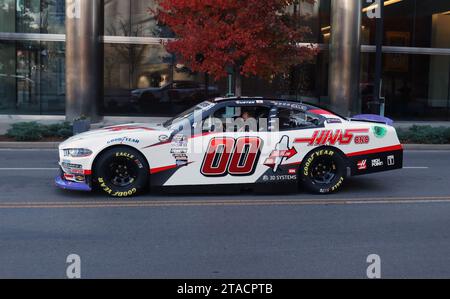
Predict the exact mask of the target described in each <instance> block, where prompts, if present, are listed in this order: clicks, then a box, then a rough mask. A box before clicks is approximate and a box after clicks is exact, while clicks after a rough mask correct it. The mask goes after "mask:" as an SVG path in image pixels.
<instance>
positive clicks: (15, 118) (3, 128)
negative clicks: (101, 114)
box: [0, 115, 168, 135]
mask: <svg viewBox="0 0 450 299" xmlns="http://www.w3.org/2000/svg"><path fill="white" fill-rule="evenodd" d="M167 119H168V118H167V117H119V116H117V117H116V116H107V117H105V118H104V119H103V121H102V122H100V123H96V124H92V129H98V128H102V127H106V126H112V125H118V124H126V123H162V122H164V121H166V120H167ZM31 121H35V122H38V123H41V124H45V125H49V124H54V123H60V122H63V121H65V116H59V115H58V116H48V115H45V116H42V115H0V135H5V134H6V132H7V131H8V129H9V128H10V127H11V125H12V124H15V123H20V122H31Z"/></svg>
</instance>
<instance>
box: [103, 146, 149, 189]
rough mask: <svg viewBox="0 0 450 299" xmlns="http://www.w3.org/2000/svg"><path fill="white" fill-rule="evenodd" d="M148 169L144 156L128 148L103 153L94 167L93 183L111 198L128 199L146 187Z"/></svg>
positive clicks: (115, 148)
mask: <svg viewBox="0 0 450 299" xmlns="http://www.w3.org/2000/svg"><path fill="white" fill-rule="evenodd" d="M148 181H149V167H148V164H147V161H146V160H145V158H144V156H143V155H142V154H141V153H139V152H138V151H137V150H134V149H132V148H129V147H114V148H111V149H109V150H107V151H106V152H104V153H103V154H102V155H101V156H100V157H99V159H98V160H97V162H96V163H95V167H94V182H95V183H96V184H97V187H98V188H99V189H100V190H101V191H103V192H104V193H106V194H108V195H110V196H112V197H130V196H133V195H136V194H139V193H142V192H143V191H145V190H146V189H147V187H148Z"/></svg>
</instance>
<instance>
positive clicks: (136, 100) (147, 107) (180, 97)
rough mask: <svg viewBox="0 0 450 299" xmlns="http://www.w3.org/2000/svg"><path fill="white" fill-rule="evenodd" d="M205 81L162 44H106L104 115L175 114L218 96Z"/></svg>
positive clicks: (216, 90) (216, 89) (215, 88)
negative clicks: (179, 62)
mask: <svg viewBox="0 0 450 299" xmlns="http://www.w3.org/2000/svg"><path fill="white" fill-rule="evenodd" d="M207 83H208V82H205V75H202V74H197V73H193V72H191V71H190V70H189V69H188V68H187V67H185V66H184V65H181V64H177V63H176V59H175V57H173V56H172V55H170V54H169V53H167V51H166V50H165V49H164V47H163V46H161V45H118V44H107V45H105V58H104V96H105V97H104V113H105V114H112V115H124V114H132V115H153V116H160V115H161V116H163V115H175V114H177V113H179V112H181V111H183V110H185V109H187V108H189V107H190V106H192V105H194V104H197V103H199V102H202V101H204V100H205V99H206V98H208V97H213V96H218V95H219V92H218V88H217V87H215V86H214V85H211V84H207Z"/></svg>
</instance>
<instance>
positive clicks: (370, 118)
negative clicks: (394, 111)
mask: <svg viewBox="0 0 450 299" xmlns="http://www.w3.org/2000/svg"><path fill="white" fill-rule="evenodd" d="M352 120H353V121H363V122H372V123H379V124H385V125H388V126H391V127H392V126H393V125H394V121H393V120H392V119H390V118H387V117H384V116H380V115H376V114H361V115H356V116H353V117H352V118H351V119H350V121H352Z"/></svg>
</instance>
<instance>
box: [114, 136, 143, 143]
mask: <svg viewBox="0 0 450 299" xmlns="http://www.w3.org/2000/svg"><path fill="white" fill-rule="evenodd" d="M140 142H141V141H140V140H139V139H135V138H129V137H119V138H114V139H111V140H109V141H108V142H107V144H113V143H120V144H123V143H135V144H139V143H140Z"/></svg>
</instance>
